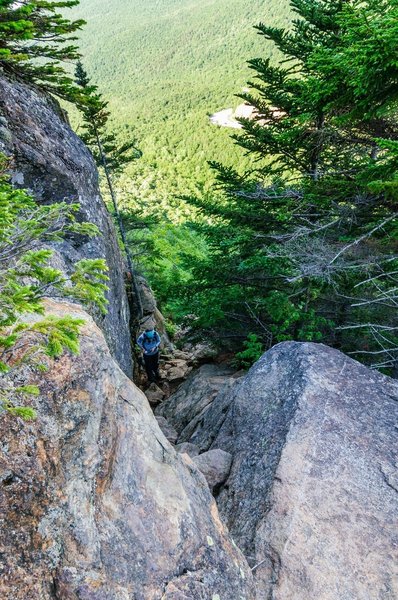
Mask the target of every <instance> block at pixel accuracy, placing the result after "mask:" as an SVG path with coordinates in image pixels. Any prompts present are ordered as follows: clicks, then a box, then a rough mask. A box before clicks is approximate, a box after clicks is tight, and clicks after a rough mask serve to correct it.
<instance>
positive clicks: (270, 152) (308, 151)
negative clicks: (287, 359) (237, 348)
mask: <svg viewBox="0 0 398 600" xmlns="http://www.w3.org/2000/svg"><path fill="white" fill-rule="evenodd" d="M292 6H293V8H294V10H295V11H296V13H297V15H298V18H297V19H296V20H294V21H293V26H292V28H291V29H289V30H283V29H279V28H276V27H274V26H267V25H264V24H261V25H259V27H258V31H259V33H260V34H261V36H262V37H263V38H264V39H266V40H272V41H273V43H274V44H275V45H276V47H277V48H278V49H279V50H280V51H281V53H282V54H283V58H282V60H281V61H280V64H279V66H273V65H272V64H271V61H270V59H269V58H266V59H255V60H252V61H250V66H251V68H252V69H253V71H254V75H255V77H254V79H253V81H252V82H251V83H250V92H248V93H245V94H243V95H242V98H243V99H244V100H245V101H246V102H248V103H250V104H251V105H253V106H254V107H255V109H256V115H255V118H254V119H250V120H248V119H246V120H244V119H242V121H241V122H242V124H243V127H244V130H243V134H242V135H238V136H236V141H237V144H238V145H239V146H241V147H242V148H243V149H244V150H245V151H246V152H247V153H248V154H249V155H250V156H251V157H252V158H253V167H252V169H251V170H250V171H247V172H245V173H243V174H242V173H239V172H237V171H236V170H235V169H233V168H230V167H225V166H223V165H220V164H213V166H214V167H215V168H216V170H217V179H218V183H219V187H220V189H221V190H222V191H223V193H220V194H218V195H213V196H210V197H209V198H208V199H207V201H203V199H201V198H199V199H196V200H193V203H194V205H195V206H196V207H198V208H199V209H200V210H201V213H202V215H203V216H204V217H207V219H209V218H210V222H209V221H208V220H207V222H206V221H204V222H203V223H202V225H200V230H201V231H202V232H203V233H204V234H205V235H206V237H207V240H208V243H209V244H210V248H211V251H210V254H209V255H208V256H207V257H206V258H205V259H204V260H202V261H199V262H197V264H196V265H195V266H194V269H193V280H194V281H195V284H194V290H193V289H192V288H191V290H190V292H189V299H188V297H187V298H186V303H187V305H188V303H189V306H190V310H191V311H192V312H194V313H196V314H198V315H199V316H200V319H199V320H198V322H197V323H198V325H199V326H201V327H209V326H210V327H212V329H213V331H214V330H215V331H216V332H217V333H218V336H220V335H222V336H228V334H230V333H231V332H232V331H234V332H235V334H236V332H237V330H238V331H239V330H240V331H241V335H242V337H243V336H245V333H246V332H247V330H249V331H251V332H255V333H257V334H258V335H260V336H261V338H262V339H263V341H264V343H265V344H266V345H267V346H269V345H271V344H273V343H275V342H278V341H281V340H285V339H292V338H293V339H299V340H317V341H320V340H323V341H326V342H327V343H330V344H333V345H337V346H339V347H341V348H343V349H344V350H346V351H347V352H351V353H354V354H356V356H358V357H361V356H369V357H371V362H372V363H373V364H374V365H377V366H379V367H393V366H395V364H396V359H397V357H398V348H397V343H398V337H397V335H396V332H397V331H398V329H397V325H398V324H397V322H396V289H397V278H396V273H397V272H398V255H397V227H398V221H397V212H396V211H397V159H398V154H397V150H398V143H397V139H398V128H397V112H396V111H397V104H396V100H397V92H398V87H397V86H398V64H397V61H396V56H397V41H396V40H397V33H398V4H397V2H396V0H386V1H385V2H382V3H379V2H374V1H373V0H367V1H366V2H357V1H356V0H351V1H350V2H340V1H339V0H333V1H330V2H323V1H322V0H317V1H314V0H293V2H292ZM373 358H375V360H373Z"/></svg>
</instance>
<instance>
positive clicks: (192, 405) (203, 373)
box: [155, 364, 234, 450]
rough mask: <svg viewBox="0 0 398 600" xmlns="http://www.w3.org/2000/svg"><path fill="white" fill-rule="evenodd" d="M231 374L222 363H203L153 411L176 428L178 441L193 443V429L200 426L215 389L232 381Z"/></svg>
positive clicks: (232, 372)
mask: <svg viewBox="0 0 398 600" xmlns="http://www.w3.org/2000/svg"><path fill="white" fill-rule="evenodd" d="M233 374H234V371H233V369H231V368H229V367H226V366H223V365H215V364H207V365H203V366H202V367H200V368H199V369H197V370H196V371H194V372H193V373H192V374H191V375H189V377H188V378H187V380H186V381H185V382H184V383H183V384H182V385H181V386H180V387H179V388H178V390H177V391H176V392H175V393H174V394H173V395H172V396H170V398H168V399H167V400H165V401H164V402H162V404H161V405H160V406H158V407H157V408H156V411H155V412H156V414H157V415H160V416H163V417H165V418H166V419H167V420H168V421H169V423H171V424H172V425H173V427H175V429H176V430H177V431H178V434H179V435H178V443H182V442H188V441H190V442H193V443H195V444H196V440H195V432H196V431H197V430H198V429H200V428H201V424H202V421H203V419H204V417H205V415H206V413H207V411H208V410H209V408H210V406H211V404H212V402H213V400H214V398H215V397H216V396H217V394H218V392H219V391H220V390H221V389H225V388H226V387H228V386H229V385H230V384H232V383H233V381H234V379H233ZM216 433H217V432H216ZM207 446H208V447H209V446H210V442H209V443H208V445H207ZM208 447H206V448H201V450H203V449H205V450H207V449H208Z"/></svg>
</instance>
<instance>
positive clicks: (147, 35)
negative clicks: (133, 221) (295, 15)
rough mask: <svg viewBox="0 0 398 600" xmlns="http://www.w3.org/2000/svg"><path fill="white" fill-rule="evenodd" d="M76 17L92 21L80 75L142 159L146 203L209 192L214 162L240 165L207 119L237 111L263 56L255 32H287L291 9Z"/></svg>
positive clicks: (149, 9)
mask: <svg viewBox="0 0 398 600" xmlns="http://www.w3.org/2000/svg"><path fill="white" fill-rule="evenodd" d="M72 14H73V16H74V18H84V19H86V20H87V25H86V27H85V28H84V30H83V31H82V32H81V34H80V48H81V51H82V54H83V56H84V66H85V68H86V69H87V71H88V73H89V75H90V77H91V78H92V81H93V83H95V84H97V85H98V86H99V89H100V91H101V92H102V93H103V94H104V95H105V97H106V98H107V99H108V100H109V108H110V111H111V113H112V115H113V121H114V123H113V124H114V125H115V126H117V127H118V128H119V129H120V130H122V131H124V132H125V135H126V136H128V135H129V131H128V130H129V129H130V128H131V127H132V128H133V129H134V136H135V137H136V138H137V139H138V141H139V144H140V148H141V150H142V151H143V159H142V161H141V164H140V165H134V167H133V168H132V169H131V173H132V174H134V176H135V183H134V185H135V187H139V193H140V194H141V196H142V195H143V194H144V195H146V196H147V197H150V198H152V199H153V198H156V197H158V196H159V195H161V196H164V194H163V192H167V194H176V193H177V192H179V193H186V192H187V189H189V188H191V189H192V188H195V187H196V185H197V184H199V183H202V184H203V183H209V181H210V180H211V174H210V171H209V169H208V166H207V161H208V160H227V159H228V160H232V162H233V164H234V165H235V166H237V165H238V164H239V163H241V162H244V159H243V158H242V155H241V153H239V152H238V151H237V150H236V149H235V147H234V145H233V143H232V141H231V140H230V139H229V132H230V131H229V130H225V129H220V128H218V127H216V126H214V125H210V123H209V119H208V115H209V114H210V113H213V112H216V111H218V110H221V109H223V108H229V107H231V108H232V107H235V106H237V104H238V103H239V100H238V99H237V98H236V97H235V96H234V95H235V94H236V93H239V91H240V90H241V89H242V87H243V86H244V85H245V83H246V80H247V67H246V61H247V60H248V59H249V58H250V57H252V56H256V55H257V54H258V53H259V52H260V51H261V52H263V51H264V46H263V44H261V43H260V40H259V39H258V36H256V35H255V32H254V31H253V25H254V24H255V23H256V22H258V21H259V20H261V19H265V18H267V20H269V21H271V22H272V23H275V24H279V25H281V24H283V23H287V15H288V14H289V9H288V2H287V0H283V1H282V2H280V1H279V0H268V1H264V0H252V1H250V2H247V0H207V1H203V0H159V1H157V2H154V1H148V0H108V1H107V2H103V0H81V2H80V5H79V6H78V7H76V8H75V9H74V10H73V11H72ZM269 51H270V53H272V52H275V51H273V50H272V48H271V45H270V46H269ZM137 178H138V180H137ZM140 182H141V185H140Z"/></svg>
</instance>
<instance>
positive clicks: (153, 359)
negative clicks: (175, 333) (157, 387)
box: [137, 328, 161, 383]
mask: <svg viewBox="0 0 398 600" xmlns="http://www.w3.org/2000/svg"><path fill="white" fill-rule="evenodd" d="M160 342H161V338H160V335H159V334H158V332H157V331H155V329H154V328H151V329H145V331H144V333H141V335H140V337H139V338H138V340H137V344H138V345H139V347H140V348H141V350H142V352H143V354H144V363H145V370H146V374H147V376H148V381H149V382H150V383H152V382H154V381H156V380H157V379H160V375H159V346H160Z"/></svg>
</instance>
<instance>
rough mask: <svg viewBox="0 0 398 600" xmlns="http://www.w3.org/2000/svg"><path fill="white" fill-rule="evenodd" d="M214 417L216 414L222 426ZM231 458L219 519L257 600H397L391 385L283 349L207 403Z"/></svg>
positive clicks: (331, 357)
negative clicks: (250, 572)
mask: <svg viewBox="0 0 398 600" xmlns="http://www.w3.org/2000/svg"><path fill="white" fill-rule="evenodd" d="M221 409H225V414H224V417H223V419H222V420H220V414H221ZM206 423H208V424H209V427H210V429H211V428H212V427H213V437H214V425H213V424H214V423H218V425H219V431H218V434H217V435H216V437H215V438H214V440H213V443H212V445H211V448H221V449H223V450H225V451H227V452H230V453H231V454H232V456H233V464H232V469H231V472H230V475H229V477H228V479H227V481H226V483H225V485H224V487H223V488H222V489H221V491H220V494H219V496H218V506H219V510H220V514H221V516H222V517H223V519H224V522H225V523H227V525H228V527H229V528H230V531H231V533H232V535H233V537H234V539H235V541H236V542H237V544H238V545H239V547H240V548H241V549H242V550H243V551H244V553H245V554H246V556H247V557H248V559H249V560H250V561H251V564H252V566H253V567H254V573H255V574H256V577H257V587H258V591H257V599H258V600H268V599H269V598H272V600H310V599H311V600H312V599H316V600H370V599H371V600H393V599H396V598H398V527H397V525H398V485H397V483H398V471H397V450H398V382H397V381H396V380H392V379H390V378H388V377H385V376H383V375H381V374H379V373H377V372H375V371H371V370H369V369H367V368H366V367H364V366H363V365H361V364H359V363H357V362H355V361H354V360H351V359H350V358H348V357H347V356H345V355H343V354H341V353H340V352H338V351H337V350H333V349H331V348H328V347H326V346H323V345H319V344H308V343H305V344H300V343H294V342H289V343H283V344H279V345H278V346H275V347H274V348H273V349H271V350H270V351H269V352H267V353H266V354H265V355H264V356H263V357H262V358H261V359H260V360H259V361H258V362H257V363H256V364H255V365H254V366H253V367H252V369H251V370H250V371H249V373H248V374H247V376H246V377H244V378H243V379H241V380H239V381H238V382H237V383H236V384H235V386H234V387H233V388H232V389H230V390H229V394H228V402H226V400H225V397H223V395H222V393H220V394H219V395H218V396H217V397H216V398H215V400H214V401H213V402H212V405H211V406H210V408H209V410H208V412H207V413H206V420H205V422H204V423H203V428H202V430H201V431H199V432H197V436H196V439H195V440H191V441H195V443H197V444H199V445H200V441H201V440H200V438H201V436H203V438H204V439H206V436H207V434H206V432H205V430H204V429H205V426H206Z"/></svg>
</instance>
